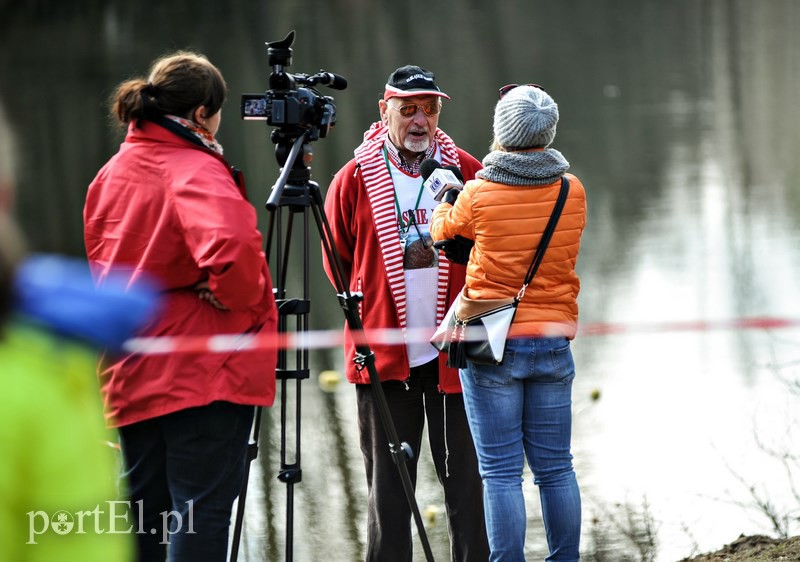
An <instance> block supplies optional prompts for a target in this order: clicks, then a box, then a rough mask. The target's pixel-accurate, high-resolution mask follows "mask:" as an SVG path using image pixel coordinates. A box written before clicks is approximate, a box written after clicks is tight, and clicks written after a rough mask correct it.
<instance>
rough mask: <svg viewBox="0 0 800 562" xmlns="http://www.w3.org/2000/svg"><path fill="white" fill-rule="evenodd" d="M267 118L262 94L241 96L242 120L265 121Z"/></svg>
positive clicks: (266, 108) (264, 98) (266, 107)
mask: <svg viewBox="0 0 800 562" xmlns="http://www.w3.org/2000/svg"><path fill="white" fill-rule="evenodd" d="M268 117H269V108H268V106H267V98H266V96H264V94H242V119H247V120H266V119H267V118H268Z"/></svg>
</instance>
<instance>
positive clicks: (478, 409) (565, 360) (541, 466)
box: [431, 85, 586, 561]
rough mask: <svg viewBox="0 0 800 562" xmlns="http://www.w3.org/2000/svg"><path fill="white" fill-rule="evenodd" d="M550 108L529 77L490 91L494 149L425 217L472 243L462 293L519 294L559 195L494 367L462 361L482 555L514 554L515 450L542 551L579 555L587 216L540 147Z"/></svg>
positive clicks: (519, 545)
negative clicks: (578, 422)
mask: <svg viewBox="0 0 800 562" xmlns="http://www.w3.org/2000/svg"><path fill="white" fill-rule="evenodd" d="M557 123H558V106H557V105H556V103H555V102H554V101H553V99H552V98H551V97H550V96H549V95H548V94H547V93H546V92H545V91H544V90H543V89H541V88H540V87H539V86H535V85H527V86H516V85H510V86H507V87H504V88H502V89H501V90H500V101H499V102H498V103H497V105H496V107H495V113H494V145H493V150H492V152H490V153H489V154H488V155H487V156H486V158H484V160H483V165H484V169H483V170H481V171H480V172H478V173H477V174H476V178H477V179H475V180H472V181H469V182H467V183H466V185H465V186H464V188H463V191H460V192H459V191H456V190H450V191H449V192H447V193H446V194H445V198H444V201H443V203H442V204H440V205H439V206H438V207H437V208H436V210H435V212H434V215H433V220H432V222H431V236H432V237H433V239H434V240H435V241H441V240H452V239H456V237H457V236H458V237H462V238H461V239H462V240H463V238H466V239H468V240H470V241H474V245H473V247H472V249H471V251H470V255H469V263H468V265H467V278H466V293H467V296H469V297H470V298H472V299H498V298H505V297H511V296H514V295H516V294H517V292H518V291H519V289H520V287H521V286H522V283H523V279H524V277H525V273H526V272H527V270H528V266H529V265H530V263H531V260H532V258H533V254H534V252H535V250H536V246H537V245H538V243H539V240H540V238H541V236H542V232H543V231H544V229H545V226H546V224H547V222H548V220H549V218H550V214H551V213H552V210H553V207H554V204H555V201H556V199H557V198H558V194H559V190H560V185H561V178H562V176H563V177H566V179H567V180H568V181H569V185H570V189H569V195H568V198H567V201H566V205H565V207H564V211H563V213H562V215H561V218H560V220H559V222H558V224H557V227H556V230H555V232H554V233H553V237H552V239H551V241H550V244H549V246H548V247H547V251H546V252H545V254H544V259H543V260H542V263H541V266H540V267H539V270H538V271H537V273H536V276H535V277H534V279H533V281H532V282H531V284H530V285H529V286H528V287H527V289H526V292H525V295H524V297H523V299H522V300H521V301H520V303H519V306H518V309H517V313H516V316H515V318H514V323H513V324H512V326H511V330H510V337H509V340H508V342H507V345H506V350H505V354H504V356H503V364H502V365H479V364H475V363H473V362H471V361H469V360H468V361H467V366H466V368H464V369H461V372H460V376H461V384H462V387H463V389H464V401H465V404H466V409H467V416H468V418H469V423H470V429H471V430H472V435H473V439H474V440H475V446H476V449H477V451H478V462H479V466H480V472H481V478H482V479H483V489H484V504H485V509H486V528H487V532H488V535H489V545H490V547H491V557H490V560H491V561H501V560H503V561H506V560H507V561H511V560H514V561H517V560H524V559H525V557H524V545H525V526H526V515H525V503H524V496H523V493H522V471H523V468H524V462H525V458H526V457H527V459H528V464H529V465H530V467H531V470H532V471H533V475H534V483H535V484H536V485H537V486H538V487H539V490H540V498H541V504H542V513H543V519H544V526H545V531H546V534H547V543H548V546H549V549H550V556H549V557H548V558H547V560H578V556H579V545H580V529H581V499H580V491H579V488H578V483H577V480H576V478H575V471H574V470H573V466H572V454H571V452H570V441H571V433H572V381H573V379H574V377H575V367H574V363H573V359H572V352H571V350H570V340H572V339H573V338H574V337H575V333H576V331H577V321H578V306H577V296H578V291H579V289H580V282H579V280H578V276H577V274H576V272H575V265H576V263H577V259H578V251H579V249H580V240H581V234H582V232H583V228H584V225H585V222H586V194H585V191H584V188H583V185H582V184H581V182H580V180H578V178H576V177H575V176H574V175H572V174H567V173H566V171H567V169H568V168H569V163H568V162H567V161H566V159H565V158H564V157H563V156H562V154H561V153H560V152H558V151H557V150H554V149H552V148H547V147H548V146H549V145H550V143H552V141H553V139H554V138H555V132H556V124H557Z"/></svg>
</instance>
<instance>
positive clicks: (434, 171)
mask: <svg viewBox="0 0 800 562" xmlns="http://www.w3.org/2000/svg"><path fill="white" fill-rule="evenodd" d="M419 172H420V174H421V175H422V179H423V180H425V181H424V182H423V184H422V186H423V187H424V188H425V189H427V190H428V191H429V192H430V194H431V195H433V199H434V200H435V201H441V200H442V197H443V196H444V193H445V191H447V190H448V189H453V188H455V189H461V188H462V187H464V176H462V175H461V170H459V169H458V168H457V167H455V166H445V167H442V165H441V164H439V162H437V161H436V160H434V159H433V158H427V159H425V160H423V161H422V164H420V166H419Z"/></svg>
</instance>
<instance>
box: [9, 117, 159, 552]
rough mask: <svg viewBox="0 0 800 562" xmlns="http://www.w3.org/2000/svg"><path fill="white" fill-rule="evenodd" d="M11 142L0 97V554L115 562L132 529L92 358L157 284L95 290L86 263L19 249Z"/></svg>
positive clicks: (138, 319) (135, 322) (141, 317)
mask: <svg viewBox="0 0 800 562" xmlns="http://www.w3.org/2000/svg"><path fill="white" fill-rule="evenodd" d="M11 142H12V140H11V133H10V131H9V130H8V125H7V122H6V120H5V118H4V115H3V111H2V107H0V560H2V561H9V562H25V561H30V562H34V561H43V562H44V561H47V562H51V561H56V560H57V561H59V562H71V561H75V562H90V561H103V562H110V561H113V562H125V561H128V560H131V559H132V558H133V548H134V540H133V539H134V533H135V532H140V530H139V529H136V526H135V522H133V521H131V520H130V517H129V516H128V515H127V514H128V511H129V507H130V506H129V505H128V502H127V501H126V500H125V498H124V495H121V494H120V492H121V491H122V492H123V493H124V490H119V489H118V474H119V469H118V452H117V451H115V450H114V448H113V447H112V446H111V442H112V441H114V440H115V439H116V437H115V436H114V435H113V434H112V433H111V432H109V430H107V429H106V427H105V421H104V417H103V412H102V401H101V397H100V393H99V389H98V383H97V378H96V364H97V357H98V351H99V350H100V349H107V350H113V349H114V348H115V347H118V346H119V345H120V344H121V343H122V342H123V341H124V340H125V339H126V338H127V337H129V336H130V335H132V334H133V333H134V332H135V330H136V329H137V328H138V327H139V326H141V324H142V323H143V322H146V321H147V320H148V318H149V316H150V315H151V314H152V313H153V312H154V307H155V292H154V291H151V290H149V289H148V290H144V289H142V290H137V291H135V292H131V291H127V290H125V288H124V286H123V284H122V283H117V284H111V285H108V286H107V287H106V288H104V289H95V288H94V285H93V282H92V279H91V274H90V272H89V270H88V266H87V265H86V264H85V263H78V262H76V261H74V260H70V259H66V258H60V257H56V256H31V257H27V258H25V257H24V253H23V243H22V240H21V236H20V235H19V231H18V229H17V227H16V225H15V223H14V220H13V218H12V217H11V213H10V207H11V199H12V197H11V196H12V185H13V181H12V180H13V177H12V175H13V174H12V166H11V164H12V160H13V159H12V156H11V153H12V150H11ZM159 532H160V531H159ZM165 536H167V535H165Z"/></svg>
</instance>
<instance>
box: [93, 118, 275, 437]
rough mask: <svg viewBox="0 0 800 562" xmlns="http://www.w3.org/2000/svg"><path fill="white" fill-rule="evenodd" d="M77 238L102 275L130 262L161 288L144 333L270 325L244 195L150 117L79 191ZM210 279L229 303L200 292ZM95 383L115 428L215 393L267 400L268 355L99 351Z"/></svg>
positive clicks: (261, 264)
mask: <svg viewBox="0 0 800 562" xmlns="http://www.w3.org/2000/svg"><path fill="white" fill-rule="evenodd" d="M84 241H85V244H86V251H87V255H88V258H89V262H90V264H91V266H92V270H93V272H94V274H95V275H96V277H97V278H98V279H99V280H100V282H102V280H103V278H104V277H105V276H106V275H107V274H108V273H109V271H110V270H112V269H116V268H124V269H129V270H131V272H132V277H131V283H135V282H136V281H137V279H138V278H140V277H142V276H145V277H148V278H150V279H154V280H155V281H157V282H159V283H160V284H161V286H162V288H163V289H164V303H163V310H162V313H161V314H160V315H159V317H158V319H157V320H156V321H155V323H154V324H153V325H151V326H149V327H148V328H146V329H145V331H144V332H143V333H142V334H141V335H142V336H148V337H154V336H177V335H191V336H197V335H208V336H211V335H214V334H237V333H245V332H249V333H257V332H259V331H262V330H266V331H274V330H275V329H276V326H277V311H276V308H275V300H274V296H273V293H272V281H271V278H270V273H269V269H268V267H267V263H266V260H265V257H264V252H263V250H262V238H261V234H260V232H259V231H258V229H257V226H256V214H255V209H254V208H253V207H252V205H250V203H249V202H248V201H247V198H246V193H245V191H244V186H243V185H242V187H241V188H240V187H239V186H238V185H237V183H236V181H234V177H233V175H232V173H231V168H230V166H228V164H227V163H226V162H225V160H224V159H223V158H222V157H221V156H219V155H218V154H217V153H216V152H214V151H212V150H210V149H207V148H205V147H202V146H199V145H197V144H194V143H192V142H191V141H189V140H187V139H184V138H181V137H179V136H178V135H176V134H174V133H173V132H171V131H168V130H167V129H165V128H163V127H161V126H160V125H157V124H155V123H152V122H149V121H140V122H138V123H135V124H131V126H130V127H129V130H128V134H127V137H126V138H125V141H124V142H123V143H122V145H121V146H120V149H119V152H118V153H117V154H116V155H115V156H114V157H112V158H111V160H109V161H108V163H106V165H105V166H103V168H102V169H101V170H100V171H99V172H98V174H97V176H96V177H95V179H94V181H93V182H92V183H91V185H90V186H89V191H88V194H87V197H86V204H85V208H84ZM204 281H205V282H208V285H209V288H210V290H211V291H212V292H213V294H214V296H215V297H216V298H217V300H219V301H220V302H221V303H222V304H223V305H225V306H226V307H227V308H228V310H220V309H218V308H216V307H214V306H213V305H212V304H210V303H209V302H207V301H205V300H201V299H200V298H198V295H197V292H196V291H195V289H194V287H195V285H197V284H198V283H200V282H204ZM107 359H108V360H107V362H106V364H105V366H104V367H105V369H104V370H103V371H102V372H101V373H100V382H101V387H102V391H103V395H104V399H105V405H106V412H107V416H108V418H109V421H110V423H111V425H113V426H124V425H128V424H132V423H135V422H138V421H142V420H146V419H150V418H153V417H156V416H161V415H164V414H168V413H170V412H175V411H178V410H182V409H185V408H190V407H195V406H203V405H206V404H209V403H211V402H213V401H217V400H224V401H229V402H233V403H237V404H249V405H256V406H270V405H272V403H273V400H274V397H275V364H276V351H275V350H274V349H269V350H263V349H262V350H257V351H247V352H234V351H225V352H221V353H211V352H200V353H197V352H191V353H189V352H181V353H171V354H153V355H147V354H143V355H126V356H123V357H114V358H107Z"/></svg>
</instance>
